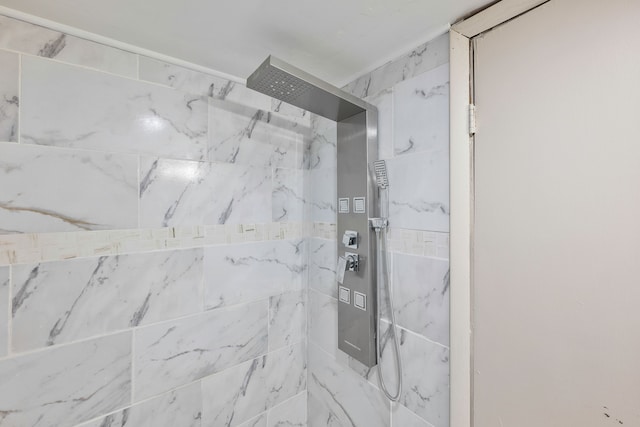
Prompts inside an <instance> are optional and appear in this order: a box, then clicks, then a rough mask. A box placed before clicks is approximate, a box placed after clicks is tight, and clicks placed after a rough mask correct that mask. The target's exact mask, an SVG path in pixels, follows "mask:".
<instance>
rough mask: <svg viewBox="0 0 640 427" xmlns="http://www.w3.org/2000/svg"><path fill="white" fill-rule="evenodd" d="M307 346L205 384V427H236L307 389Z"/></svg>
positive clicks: (264, 358) (254, 362) (233, 370)
mask: <svg viewBox="0 0 640 427" xmlns="http://www.w3.org/2000/svg"><path fill="white" fill-rule="evenodd" d="M305 355H306V350H305V346H304V345H300V344H299V345H295V346H292V347H285V348H283V349H281V350H277V351H275V352H272V353H269V354H267V355H265V356H261V357H259V358H257V359H254V360H251V361H249V362H246V363H243V364H241V365H238V366H235V367H233V368H231V369H227V370H226V371H224V372H221V373H219V374H216V375H213V376H211V377H208V378H205V379H204V380H203V381H202V392H203V399H204V407H203V416H202V423H203V425H204V426H211V427H219V426H229V427H232V426H237V425H239V424H241V423H243V422H245V421H247V420H249V419H251V418H252V417H254V416H256V415H258V414H260V413H261V412H264V411H265V410H267V409H269V408H272V407H273V406H275V405H278V404H279V403H282V402H284V401H285V400H287V399H289V398H291V397H293V396H295V395H297V394H299V393H300V392H302V391H303V390H305V388H306V380H307V362H306V356H305Z"/></svg>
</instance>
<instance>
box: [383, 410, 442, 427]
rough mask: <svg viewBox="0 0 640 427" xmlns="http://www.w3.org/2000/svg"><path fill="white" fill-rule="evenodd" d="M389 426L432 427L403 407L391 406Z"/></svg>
mask: <svg viewBox="0 0 640 427" xmlns="http://www.w3.org/2000/svg"><path fill="white" fill-rule="evenodd" d="M391 425H393V426H402V427H433V426H432V425H431V424H429V423H428V422H426V421H425V420H423V419H422V418H420V417H419V416H417V415H416V414H414V413H413V412H411V411H410V410H408V409H407V408H405V407H404V406H403V405H394V406H393V408H392V410H391Z"/></svg>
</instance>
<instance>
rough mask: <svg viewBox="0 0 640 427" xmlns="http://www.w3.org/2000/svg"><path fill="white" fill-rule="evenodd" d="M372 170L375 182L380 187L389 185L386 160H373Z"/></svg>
mask: <svg viewBox="0 0 640 427" xmlns="http://www.w3.org/2000/svg"><path fill="white" fill-rule="evenodd" d="M373 171H374V172H375V174H376V184H378V187H380V188H383V189H384V188H387V187H388V186H389V179H388V178H387V162H385V161H384V160H376V161H375V162H373Z"/></svg>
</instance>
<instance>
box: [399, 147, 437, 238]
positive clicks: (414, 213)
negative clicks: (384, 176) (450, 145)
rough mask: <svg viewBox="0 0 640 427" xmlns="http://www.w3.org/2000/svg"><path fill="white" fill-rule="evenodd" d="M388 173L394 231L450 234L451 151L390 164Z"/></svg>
mask: <svg viewBox="0 0 640 427" xmlns="http://www.w3.org/2000/svg"><path fill="white" fill-rule="evenodd" d="M387 173H388V175H389V224H390V226H391V227H393V228H409V229H412V230H429V231H444V232H448V231H449V186H448V185H447V184H446V183H448V182H449V153H448V149H443V150H437V151H433V152H424V153H416V154H413V155H411V156H399V157H395V158H393V159H391V160H387Z"/></svg>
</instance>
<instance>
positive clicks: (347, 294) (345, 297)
mask: <svg viewBox="0 0 640 427" xmlns="http://www.w3.org/2000/svg"><path fill="white" fill-rule="evenodd" d="M338 291H339V292H338V293H339V294H340V301H342V302H344V303H347V304H349V303H351V291H350V290H349V289H348V288H345V287H343V286H340V287H339V288H338Z"/></svg>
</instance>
